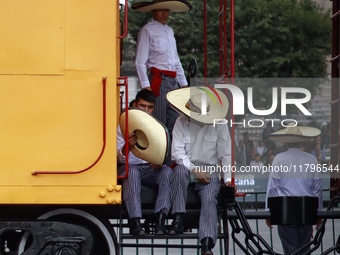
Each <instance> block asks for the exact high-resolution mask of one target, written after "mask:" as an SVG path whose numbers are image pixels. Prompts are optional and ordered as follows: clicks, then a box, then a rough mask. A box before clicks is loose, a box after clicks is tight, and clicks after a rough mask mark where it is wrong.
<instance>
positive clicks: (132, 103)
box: [129, 99, 136, 107]
mask: <svg viewBox="0 0 340 255" xmlns="http://www.w3.org/2000/svg"><path fill="white" fill-rule="evenodd" d="M135 102H136V99H133V100H132V101H131V102H130V104H129V107H133V105H134V103H135Z"/></svg>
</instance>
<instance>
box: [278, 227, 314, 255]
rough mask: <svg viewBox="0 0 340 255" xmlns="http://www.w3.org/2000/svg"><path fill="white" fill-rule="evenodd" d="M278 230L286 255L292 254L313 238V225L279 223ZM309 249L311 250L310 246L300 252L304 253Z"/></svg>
mask: <svg viewBox="0 0 340 255" xmlns="http://www.w3.org/2000/svg"><path fill="white" fill-rule="evenodd" d="M277 230H278V233H279V237H280V239H281V243H282V248H283V253H284V255H290V254H292V253H293V252H295V251H296V250H298V249H300V248H301V247H302V246H303V245H305V244H307V243H308V242H309V241H310V240H311V238H312V232H313V226H311V225H305V226H294V225H278V226H277ZM307 251H309V247H308V248H307V249H305V250H304V251H303V252H301V253H299V254H304V253H305V252H307Z"/></svg>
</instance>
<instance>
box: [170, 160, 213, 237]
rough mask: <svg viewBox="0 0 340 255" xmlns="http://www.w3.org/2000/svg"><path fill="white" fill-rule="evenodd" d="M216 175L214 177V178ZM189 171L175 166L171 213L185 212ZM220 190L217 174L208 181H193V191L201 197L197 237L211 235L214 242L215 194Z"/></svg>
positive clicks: (181, 166) (180, 166)
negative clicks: (206, 182)
mask: <svg viewBox="0 0 340 255" xmlns="http://www.w3.org/2000/svg"><path fill="white" fill-rule="evenodd" d="M215 177H216V178H215ZM189 183H190V172H189V170H188V169H187V168H185V167H184V166H183V165H177V166H175V168H174V170H173V174H172V179H171V202H172V210H171V213H172V214H175V213H185V212H186V209H185V206H186V202H187V194H188V186H189ZM219 190H220V181H219V178H218V175H217V176H212V178H211V180H210V183H208V184H203V183H200V182H197V183H195V191H197V192H198V196H199V197H200V199H201V212H200V219H199V230H198V238H199V240H202V239H203V238H205V237H211V238H212V239H213V240H214V244H215V243H216V240H217V234H218V217H217V196H218V192H219Z"/></svg>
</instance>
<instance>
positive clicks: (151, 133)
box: [119, 108, 170, 165]
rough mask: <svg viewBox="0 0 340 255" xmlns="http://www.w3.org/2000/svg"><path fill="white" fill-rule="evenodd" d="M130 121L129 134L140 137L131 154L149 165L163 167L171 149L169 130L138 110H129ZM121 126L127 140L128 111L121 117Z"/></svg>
mask: <svg viewBox="0 0 340 255" xmlns="http://www.w3.org/2000/svg"><path fill="white" fill-rule="evenodd" d="M128 121H129V124H128V126H129V131H128V132H129V134H132V133H135V134H136V135H137V137H138V139H137V144H136V145H135V146H134V147H133V148H131V152H132V153H133V154H134V155H135V156H136V157H138V158H140V159H143V160H145V161H147V162H149V163H152V164H156V165H163V164H164V162H166V160H167V158H166V157H167V154H168V150H169V147H170V145H169V141H170V140H169V133H168V131H167V129H166V128H165V127H164V126H163V124H161V123H160V122H159V121H158V120H156V119H155V118H154V117H153V116H152V115H150V114H148V113H147V112H145V111H143V110H140V109H137V108H129V110H128ZM119 124H120V127H121V130H122V134H123V137H124V138H125V132H126V125H125V124H126V111H124V112H123V113H122V114H121V115H120V120H119Z"/></svg>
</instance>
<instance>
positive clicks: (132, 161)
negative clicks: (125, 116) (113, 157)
mask: <svg viewBox="0 0 340 255" xmlns="http://www.w3.org/2000/svg"><path fill="white" fill-rule="evenodd" d="M116 137H117V158H118V162H119V163H121V164H125V156H124V155H123V152H122V149H123V147H124V145H125V140H124V137H123V135H122V130H121V128H120V125H118V127H117V135H116ZM146 163H148V162H146V161H144V160H142V159H140V158H138V157H136V156H135V155H133V154H132V152H131V151H130V152H129V164H131V165H139V164H146Z"/></svg>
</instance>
